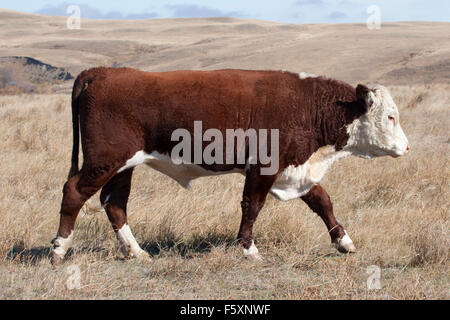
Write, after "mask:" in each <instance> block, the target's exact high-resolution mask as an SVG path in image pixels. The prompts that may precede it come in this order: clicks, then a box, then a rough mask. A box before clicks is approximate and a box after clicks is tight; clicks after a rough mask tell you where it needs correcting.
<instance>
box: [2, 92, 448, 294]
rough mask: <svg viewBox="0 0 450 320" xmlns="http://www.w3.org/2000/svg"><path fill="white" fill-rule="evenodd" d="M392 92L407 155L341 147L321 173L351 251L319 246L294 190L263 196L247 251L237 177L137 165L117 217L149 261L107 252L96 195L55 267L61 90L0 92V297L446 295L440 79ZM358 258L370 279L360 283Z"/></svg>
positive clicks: (63, 114)
mask: <svg viewBox="0 0 450 320" xmlns="http://www.w3.org/2000/svg"><path fill="white" fill-rule="evenodd" d="M391 91H392V94H393V96H394V98H395V100H396V101H397V104H398V106H399V109H400V116H401V123H402V126H403V128H404V131H405V132H406V134H407V136H408V138H409V140H410V144H411V148H412V150H411V152H410V154H408V155H407V156H405V157H402V158H399V159H392V158H380V159H375V160H370V161H368V160H362V159H356V158H349V159H346V160H343V161H342V162H340V163H338V164H337V165H335V166H334V167H333V168H332V169H331V171H330V172H329V174H328V176H327V177H326V178H325V180H324V181H323V183H322V185H323V186H324V187H325V189H326V190H327V191H328V193H329V194H330V196H331V198H332V200H333V202H334V208H335V213H336V216H337V217H338V220H339V221H340V222H341V223H342V224H343V225H344V226H345V227H346V229H347V231H348V232H349V234H350V236H351V237H352V239H353V240H354V242H355V245H356V246H357V248H358V250H359V251H358V253H356V254H355V255H350V256H347V255H341V254H338V253H337V252H336V251H335V250H334V249H333V248H331V244H330V240H329V236H328V234H327V232H326V228H325V226H324V225H323V223H322V221H321V220H320V219H319V218H318V217H317V216H316V215H315V214H314V213H312V212H311V211H310V210H309V209H308V208H307V207H306V205H304V204H303V203H302V202H301V201H300V200H293V201H290V202H278V201H276V200H274V199H272V198H269V199H268V201H267V203H266V205H265V207H264V209H263V210H262V212H261V213H260V216H259V218H258V221H257V223H256V225H255V236H256V241H257V245H258V247H259V249H260V252H261V253H262V254H263V255H264V258H265V261H264V262H263V263H260V264H255V263H253V262H250V261H246V260H244V259H243V258H242V252H241V248H240V247H239V246H238V245H236V244H235V241H234V239H235V236H236V234H237V230H238V226H239V222H240V205H239V202H240V200H241V192H242V188H243V182H244V181H243V177H242V176H240V175H228V176H222V177H211V178H202V179H199V180H197V181H195V182H194V183H193V190H192V191H187V190H184V189H182V188H181V187H179V186H178V185H177V184H176V183H175V182H173V181H171V180H170V179H169V178H167V177H165V176H162V175H161V174H159V173H157V172H155V171H152V170H150V169H149V168H146V167H139V168H137V169H136V170H135V175H134V177H133V189H132V193H131V197H130V202H129V221H130V225H131V228H132V230H133V231H134V233H135V236H136V238H137V240H138V242H139V243H140V244H141V245H142V246H143V248H145V249H146V250H148V251H149V252H150V253H151V255H152V256H153V262H151V263H142V262H139V261H129V260H123V259H121V258H120V254H119V252H118V250H117V244H116V240H115V236H114V233H113V231H112V228H111V227H110V225H109V222H108V220H107V218H106V215H105V214H104V212H103V209H102V208H101V207H100V205H99V202H98V195H96V196H94V197H93V198H92V200H90V201H89V202H88V203H87V204H86V206H85V207H84V208H83V210H82V212H81V213H80V215H79V218H78V220H77V224H76V233H75V239H74V248H73V250H72V251H71V252H70V253H69V257H68V259H67V261H66V263H65V264H64V265H62V266H59V267H57V268H52V266H51V265H50V263H49V261H48V258H47V255H48V253H49V242H50V240H51V239H52V238H53V237H54V235H55V232H56V229H57V225H58V219H59V215H58V210H59V204H60V201H61V189H62V185H63V183H64V182H65V178H66V176H67V172H68V169H69V165H70V163H69V162H70V150H71V148H72V145H71V141H72V138H71V130H72V129H71V120H70V103H69V102H70V97H69V96H68V95H21V96H0V137H2V139H1V140H0V190H1V192H0V261H1V262H0V298H8V299H22V298H37V299H49V298H58V299H61V298H62V299H66V298H71V299H72V298H88V299H91V298H134V299H154V298H159V299H174V298H175V299H176V298H188V299H189V298H192V299H196V298H206V299H209V298H225V299H227V298H243V299H247V298H248V299H255V298H256V299H258V298H262V299H336V298H338V299H355V298H362V299H366V298H367V299H431V298H437V299H448V298H449V297H450V295H449V275H450V273H449V249H450V243H449V241H450V240H449V227H450V225H449V216H448V215H449V204H450V200H449V199H450V197H449V169H448V159H449V151H450V150H449V143H450V138H449V135H448V128H449V127H450V117H449V103H450V86H448V85H433V86H414V87H393V88H391ZM70 265H76V266H78V267H79V268H80V271H81V278H80V280H81V281H80V283H81V288H80V289H78V290H76V289H75V290H69V289H68V288H67V286H66V282H67V280H68V277H69V276H70V275H69V274H68V269H67V267H68V266H70ZM371 265H376V266H379V267H380V270H381V286H382V288H381V289H379V290H369V289H368V287H367V279H368V277H369V276H370V275H369V274H368V273H367V270H368V269H367V268H368V267H369V266H371Z"/></svg>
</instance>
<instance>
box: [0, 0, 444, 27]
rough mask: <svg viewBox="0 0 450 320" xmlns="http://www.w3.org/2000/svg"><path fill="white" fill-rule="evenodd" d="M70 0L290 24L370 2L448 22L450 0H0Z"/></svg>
mask: <svg viewBox="0 0 450 320" xmlns="http://www.w3.org/2000/svg"><path fill="white" fill-rule="evenodd" d="M70 4H77V5H80V7H81V16H82V17H86V18H93V19H151V18H175V17H217V16H232V17H238V18H249V19H263V20H272V21H280V22H291V23H346V22H365V21H366V20H367V17H368V16H369V14H368V13H367V12H366V10H367V8H368V7H369V6H371V5H377V6H379V7H380V12H381V21H382V22H387V21H418V20H420V21H446V22H450V0H221V1H218V0H185V1H180V0H149V1H143V0H125V1H124V0H96V1H88V0H61V1H60V0H39V1H37V0H0V7H1V8H6V9H11V10H17V11H22V12H34V13H42V14H51V15H67V14H66V9H67V7H68V6H69V5H70Z"/></svg>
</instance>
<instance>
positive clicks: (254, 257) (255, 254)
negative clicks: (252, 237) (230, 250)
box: [244, 241, 262, 261]
mask: <svg viewBox="0 0 450 320" xmlns="http://www.w3.org/2000/svg"><path fill="white" fill-rule="evenodd" d="M244 257H245V258H247V259H249V260H251V261H262V257H261V255H260V254H259V251H258V248H257V247H256V246H255V243H254V242H253V241H252V244H251V246H250V247H249V248H248V249H245V248H244Z"/></svg>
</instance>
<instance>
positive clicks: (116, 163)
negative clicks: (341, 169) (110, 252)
mask: <svg viewBox="0 0 450 320" xmlns="http://www.w3.org/2000/svg"><path fill="white" fill-rule="evenodd" d="M72 120H73V151H72V165H71V168H70V172H69V178H68V181H67V182H66V183H65V185H64V188H63V199H62V204H61V211H60V225H59V229H58V233H57V236H56V238H55V239H54V240H53V250H52V260H53V262H54V263H58V262H60V261H61V260H62V259H63V257H64V255H65V254H66V252H67V250H68V248H69V246H70V245H71V240H72V234H73V229H74V224H75V219H76V217H77V215H78V212H79V210H80V209H81V207H82V206H83V204H84V203H85V202H86V200H88V199H89V198H90V197H91V196H92V195H93V194H94V193H96V192H97V191H98V190H100V189H101V194H100V201H101V203H102V205H103V207H104V208H105V210H106V213H107V215H108V218H109V220H110V221H111V224H112V227H113V229H114V231H115V232H116V235H117V238H118V240H119V242H120V244H121V248H122V249H123V252H124V254H125V255H126V256H128V257H143V258H148V254H147V252H145V251H144V250H142V249H141V248H140V246H139V244H138V243H137V242H136V240H135V238H134V236H133V234H132V232H131V230H130V227H129V226H128V223H127V201H128V196H129V193H130V185H131V177H132V174H133V168H134V167H135V166H137V165H139V164H141V163H145V164H147V165H148V166H150V167H152V168H154V169H156V170H158V171H160V172H162V173H164V174H166V175H168V176H169V177H171V178H173V179H175V180H176V181H178V182H179V183H180V184H181V185H182V186H185V187H187V186H188V185H189V181H190V180H192V179H195V178H198V177H200V176H209V175H217V174H226V173H231V172H240V173H242V174H244V175H245V186H244V190H243V199H242V202H241V207H242V220H241V225H240V228H239V233H238V239H239V240H240V242H241V244H242V246H243V250H244V255H245V256H246V257H249V258H254V259H260V255H259V253H258V249H257V248H256V246H255V244H254V241H253V236H252V229H253V224H254V223H255V220H256V218H257V216H258V213H259V211H260V210H261V208H262V207H263V205H264V202H265V199H266V196H267V194H269V193H270V194H271V195H273V196H274V197H275V198H277V199H279V200H290V199H295V198H301V199H302V200H303V201H304V202H305V203H306V204H307V205H308V206H309V207H310V208H311V209H312V210H313V211H314V212H316V213H317V214H318V215H319V216H320V217H321V218H322V220H323V221H324V222H325V225H326V227H327V229H328V231H329V234H330V237H331V241H332V243H334V244H335V245H336V247H337V249H338V250H339V251H341V252H354V251H355V250H356V248H355V246H354V244H353V242H352V240H351V239H350V237H349V235H348V234H347V232H346V231H345V229H344V228H343V226H342V225H341V224H339V223H338V221H337V220H336V218H335V217H334V214H333V206H332V203H331V201H330V198H329V196H328V194H327V193H326V191H325V190H324V189H323V188H322V187H321V186H320V184H319V182H320V180H321V179H322V177H323V176H324V175H325V173H326V171H327V170H328V168H329V167H330V166H331V164H332V163H333V162H335V161H336V160H338V159H341V158H344V157H346V156H349V155H355V156H359V157H363V158H372V157H379V156H385V155H390V156H393V157H398V156H401V155H403V154H405V153H407V152H408V150H409V146H408V140H407V138H406V136H405V134H404V133H403V131H402V129H401V127H400V123H399V114H398V110H397V107H396V105H395V103H394V101H393V99H392V97H391V95H390V94H389V92H388V90H387V89H386V88H385V87H383V86H379V85H377V86H374V87H373V88H371V89H369V88H367V87H366V86H364V85H358V86H357V87H356V88H354V87H352V86H350V85H348V84H346V83H343V82H340V81H337V80H332V79H327V78H323V77H314V76H311V75H310V74H304V73H302V74H301V75H298V74H295V73H290V72H281V71H248V70H218V71H174V72H161V73H159V72H158V73H156V72H142V71H138V70H134V69H129V68H121V69H110V68H93V69H90V70H86V71H83V72H82V73H81V74H80V75H79V76H78V77H77V79H76V80H75V83H74V87H73V92H72ZM196 121H197V122H198V121H201V122H202V130H206V129H212V128H214V129H216V130H218V131H216V132H219V133H224V134H225V131H226V130H228V129H242V130H248V129H255V130H259V129H269V130H278V141H276V143H277V144H278V145H277V150H278V154H277V156H278V157H277V161H278V163H277V167H276V168H277V170H276V172H275V173H274V174H266V175H263V174H262V173H261V169H262V168H263V167H266V166H267V164H262V162H261V161H259V160H258V161H256V162H255V161H250V160H251V159H250V155H249V146H248V141H247V140H245V143H244V149H245V150H244V154H245V163H242V162H241V163H236V164H233V163H231V164H230V163H225V162H224V161H218V162H217V163H209V164H207V163H205V162H202V163H194V162H193V161H192V162H190V163H189V162H186V161H185V162H182V163H181V164H179V163H175V161H174V159H172V158H171V156H170V155H171V154H172V153H171V151H172V150H173V148H174V147H175V146H176V145H177V141H174V140H173V137H172V134H173V132H174V131H175V130H177V129H183V130H184V131H185V132H189V133H192V134H194V129H195V128H194V123H195V122H196ZM80 132H81V141H82V150H83V165H82V168H81V170H78V152H79V135H80ZM247 138H248V137H247ZM272 144H273V142H272ZM202 147H204V145H202ZM223 148H224V149H225V146H223ZM271 150H272V149H271ZM220 151H222V150H220ZM241 151H242V150H241ZM241 151H240V152H241ZM233 152H234V153H235V154H234V155H235V156H237V153H238V148H237V147H235V148H234V149H233ZM234 155H233V156H234ZM185 156H186V155H183V157H185ZM191 159H192V158H191Z"/></svg>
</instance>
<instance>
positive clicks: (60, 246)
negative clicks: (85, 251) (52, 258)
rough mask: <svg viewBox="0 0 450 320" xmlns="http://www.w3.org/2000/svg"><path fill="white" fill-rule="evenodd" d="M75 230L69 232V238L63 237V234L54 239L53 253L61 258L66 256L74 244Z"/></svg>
mask: <svg viewBox="0 0 450 320" xmlns="http://www.w3.org/2000/svg"><path fill="white" fill-rule="evenodd" d="M72 238H73V231H72V232H71V233H70V234H69V236H68V237H67V238H63V237H61V236H57V237H56V239H55V240H53V246H54V248H53V254H55V255H56V256H58V257H59V258H61V259H62V258H64V256H65V255H66V253H67V250H69V248H70V246H71V245H72Z"/></svg>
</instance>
